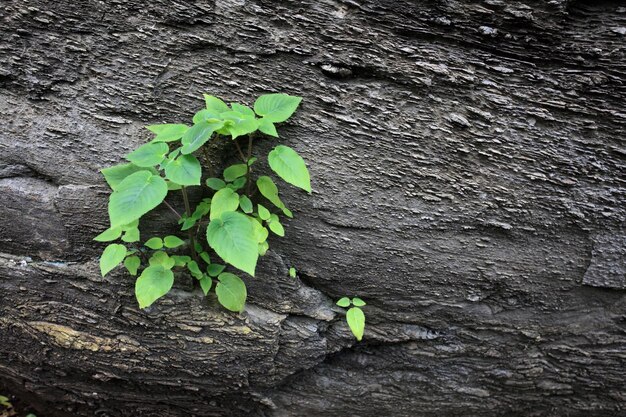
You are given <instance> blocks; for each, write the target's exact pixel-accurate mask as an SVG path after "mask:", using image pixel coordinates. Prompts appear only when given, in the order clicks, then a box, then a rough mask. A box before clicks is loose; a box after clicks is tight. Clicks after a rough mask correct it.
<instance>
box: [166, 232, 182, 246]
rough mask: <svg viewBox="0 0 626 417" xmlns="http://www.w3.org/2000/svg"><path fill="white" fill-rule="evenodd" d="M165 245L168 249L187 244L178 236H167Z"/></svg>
mask: <svg viewBox="0 0 626 417" xmlns="http://www.w3.org/2000/svg"><path fill="white" fill-rule="evenodd" d="M163 243H164V244H165V247H166V248H177V247H179V246H182V245H184V244H185V242H184V241H183V240H182V239H180V238H179V237H177V236H171V235H170V236H165V237H164V238H163Z"/></svg>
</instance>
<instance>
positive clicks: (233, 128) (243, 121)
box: [220, 111, 259, 139]
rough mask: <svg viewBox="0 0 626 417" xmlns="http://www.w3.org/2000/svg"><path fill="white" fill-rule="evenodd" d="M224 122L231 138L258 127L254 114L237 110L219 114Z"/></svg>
mask: <svg viewBox="0 0 626 417" xmlns="http://www.w3.org/2000/svg"><path fill="white" fill-rule="evenodd" d="M220 117H221V118H222V119H224V120H225V121H226V122H230V123H227V124H225V125H224V127H226V128H227V129H228V132H229V133H230V135H231V136H232V138H233V139H235V138H237V137H238V136H243V135H247V134H249V133H252V132H254V131H255V130H257V128H258V127H259V122H258V121H257V119H256V118H255V117H254V116H250V115H246V114H243V113H239V112H237V111H227V112H224V113H221V114H220Z"/></svg>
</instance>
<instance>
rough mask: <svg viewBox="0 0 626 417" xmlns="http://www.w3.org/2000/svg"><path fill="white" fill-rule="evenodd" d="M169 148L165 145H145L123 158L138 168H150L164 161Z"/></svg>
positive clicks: (159, 143) (160, 143)
mask: <svg viewBox="0 0 626 417" xmlns="http://www.w3.org/2000/svg"><path fill="white" fill-rule="evenodd" d="M169 150H170V148H169V146H167V143H162V142H157V143H146V144H145V145H141V146H140V147H138V148H137V149H135V150H134V151H132V152H131V153H129V154H128V155H126V156H125V158H126V159H128V160H129V161H130V162H132V163H133V164H135V165H137V166H140V167H152V166H155V165H157V164H160V163H161V162H163V160H164V159H165V154H167V153H168V152H169Z"/></svg>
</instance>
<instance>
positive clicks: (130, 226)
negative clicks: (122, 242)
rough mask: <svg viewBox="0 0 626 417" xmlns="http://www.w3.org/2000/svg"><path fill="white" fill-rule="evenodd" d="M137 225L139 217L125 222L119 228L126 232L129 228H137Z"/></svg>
mask: <svg viewBox="0 0 626 417" xmlns="http://www.w3.org/2000/svg"><path fill="white" fill-rule="evenodd" d="M138 227H139V219H137V220H133V221H132V222H130V223H126V224H125V225H123V226H122V227H121V228H122V231H123V232H128V231H129V230H131V229H136V228H138Z"/></svg>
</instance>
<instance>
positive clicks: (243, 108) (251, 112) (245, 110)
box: [230, 103, 256, 117]
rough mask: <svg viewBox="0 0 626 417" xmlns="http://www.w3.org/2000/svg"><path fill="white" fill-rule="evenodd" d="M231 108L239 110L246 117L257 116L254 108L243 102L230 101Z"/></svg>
mask: <svg viewBox="0 0 626 417" xmlns="http://www.w3.org/2000/svg"><path fill="white" fill-rule="evenodd" d="M230 108H231V109H233V111H236V112H239V113H241V114H243V115H244V116H246V117H256V115H255V114H254V110H252V109H251V108H250V107H248V106H244V105H243V104H239V103H230Z"/></svg>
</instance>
